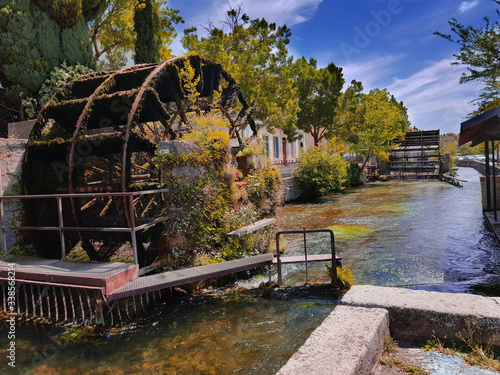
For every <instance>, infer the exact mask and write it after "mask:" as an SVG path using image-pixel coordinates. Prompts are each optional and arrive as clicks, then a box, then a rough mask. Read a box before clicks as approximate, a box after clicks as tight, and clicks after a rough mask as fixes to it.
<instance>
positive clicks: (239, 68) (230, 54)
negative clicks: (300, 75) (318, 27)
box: [182, 6, 298, 139]
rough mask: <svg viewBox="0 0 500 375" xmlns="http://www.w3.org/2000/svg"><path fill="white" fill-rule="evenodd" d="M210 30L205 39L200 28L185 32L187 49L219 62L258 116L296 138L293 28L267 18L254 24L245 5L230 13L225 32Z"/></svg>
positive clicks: (254, 21)
mask: <svg viewBox="0 0 500 375" xmlns="http://www.w3.org/2000/svg"><path fill="white" fill-rule="evenodd" d="M225 27H226V28H228V31H227V32H226V31H224V28H225ZM206 30H207V33H208V35H207V36H206V37H199V36H198V35H197V29H196V28H190V29H186V30H184V37H183V38H182V44H183V46H184V48H186V50H187V51H189V52H195V53H199V54H200V55H202V56H203V57H206V58H209V59H211V60H214V61H217V62H219V63H220V64H221V65H222V66H223V68H224V69H225V70H226V71H227V72H228V73H229V74H231V76H232V77H233V78H234V79H235V80H236V81H237V82H239V84H240V85H241V91H242V92H243V94H244V96H245V98H246V100H247V101H248V102H249V103H251V106H252V115H253V116H254V118H255V119H257V120H261V121H262V122H264V123H265V125H266V126H267V127H268V129H269V130H270V131H272V130H273V129H275V128H280V129H283V130H285V132H286V133H287V135H288V136H289V139H293V138H294V137H295V136H296V134H295V132H294V131H295V124H294V123H295V120H296V115H297V111H298V99H297V89H296V88H295V87H294V86H293V77H292V69H291V63H292V61H291V58H288V56H287V54H288V51H287V48H286V45H287V44H288V43H289V37H290V35H291V33H290V30H289V29H288V28H287V27H286V25H284V26H276V24H275V23H268V22H267V21H266V20H265V19H254V20H250V18H249V17H248V16H247V15H246V14H244V13H243V12H242V9H241V6H240V7H239V8H238V9H232V8H231V9H230V10H229V11H228V12H227V17H226V20H225V21H224V22H223V25H222V28H217V27H214V25H213V23H211V22H210V23H209V25H208V26H207V27H206Z"/></svg>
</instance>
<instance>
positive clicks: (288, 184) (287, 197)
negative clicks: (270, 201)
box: [283, 177, 300, 202]
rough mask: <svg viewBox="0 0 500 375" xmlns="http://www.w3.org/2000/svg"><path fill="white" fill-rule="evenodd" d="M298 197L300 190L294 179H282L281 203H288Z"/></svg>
mask: <svg viewBox="0 0 500 375" xmlns="http://www.w3.org/2000/svg"><path fill="white" fill-rule="evenodd" d="M299 197H300V189H299V187H298V186H297V183H296V182H295V178H293V177H287V178H284V179H283V202H290V201H293V200H295V199H298V198H299Z"/></svg>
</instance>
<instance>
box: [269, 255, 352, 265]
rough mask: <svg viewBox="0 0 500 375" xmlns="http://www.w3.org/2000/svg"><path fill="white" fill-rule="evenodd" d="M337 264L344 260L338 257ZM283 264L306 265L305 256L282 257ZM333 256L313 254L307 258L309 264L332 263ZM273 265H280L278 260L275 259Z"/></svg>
mask: <svg viewBox="0 0 500 375" xmlns="http://www.w3.org/2000/svg"><path fill="white" fill-rule="evenodd" d="M335 259H336V260H337V262H340V260H342V258H339V257H336V258H335ZM280 261H281V264H293V263H305V262H306V260H305V256H304V255H296V256H287V257H280ZM331 261H332V254H311V255H308V256H307V263H310V262H331ZM273 264H278V259H277V258H274V259H273Z"/></svg>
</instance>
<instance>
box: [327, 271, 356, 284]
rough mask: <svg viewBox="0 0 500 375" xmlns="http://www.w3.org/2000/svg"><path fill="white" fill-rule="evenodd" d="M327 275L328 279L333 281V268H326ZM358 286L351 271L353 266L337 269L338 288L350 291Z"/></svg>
mask: <svg viewBox="0 0 500 375" xmlns="http://www.w3.org/2000/svg"><path fill="white" fill-rule="evenodd" d="M326 273H327V274H328V277H330V278H331V279H333V274H332V266H331V265H327V266H326ZM353 285H356V281H355V279H354V275H353V274H352V271H351V266H349V265H347V266H345V267H337V286H338V287H339V288H341V289H350V288H351V286H353Z"/></svg>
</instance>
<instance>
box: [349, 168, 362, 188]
mask: <svg viewBox="0 0 500 375" xmlns="http://www.w3.org/2000/svg"><path fill="white" fill-rule="evenodd" d="M363 183H364V182H363V176H362V170H361V167H360V166H359V165H358V164H357V163H349V166H348V167H347V181H346V183H345V187H355V186H359V185H363Z"/></svg>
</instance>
